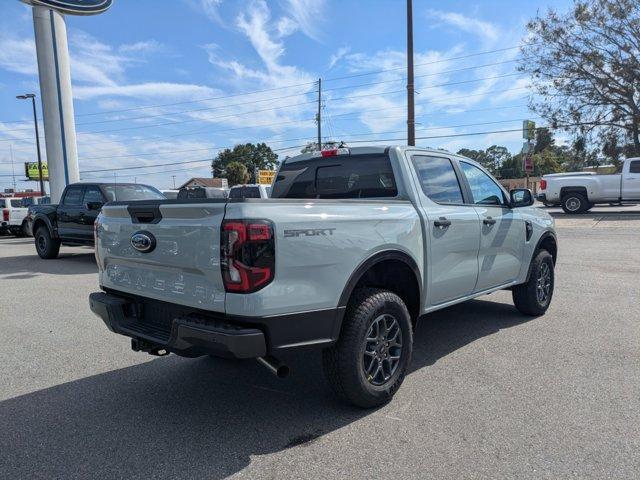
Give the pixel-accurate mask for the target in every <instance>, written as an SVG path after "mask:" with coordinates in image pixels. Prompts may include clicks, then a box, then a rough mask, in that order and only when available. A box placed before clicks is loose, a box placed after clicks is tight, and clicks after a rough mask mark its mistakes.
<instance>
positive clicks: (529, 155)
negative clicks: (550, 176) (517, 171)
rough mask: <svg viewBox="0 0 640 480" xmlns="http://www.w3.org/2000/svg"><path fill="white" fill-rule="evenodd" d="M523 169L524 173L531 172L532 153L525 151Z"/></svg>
mask: <svg viewBox="0 0 640 480" xmlns="http://www.w3.org/2000/svg"><path fill="white" fill-rule="evenodd" d="M524 171H525V172H526V173H533V154H532V153H527V154H526V155H525V156H524Z"/></svg>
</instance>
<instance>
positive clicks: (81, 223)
mask: <svg viewBox="0 0 640 480" xmlns="http://www.w3.org/2000/svg"><path fill="white" fill-rule="evenodd" d="M164 198H165V196H164V195H163V194H162V193H160V191H159V190H156V189H155V188H153V187H150V186H148V185H141V184H139V183H72V184H71V185H67V187H66V188H65V189H64V192H63V193H62V199H61V201H60V203H59V204H51V205H38V206H33V207H31V208H32V216H33V227H32V231H33V236H34V238H35V245H36V251H37V252H38V255H40V258H44V259H50V258H56V257H57V256H58V252H59V251H60V245H69V246H73V245H93V242H94V239H93V224H94V222H95V221H96V218H97V217H98V214H99V213H100V210H101V209H102V205H104V204H105V203H108V202H115V201H119V202H123V201H124V202H129V201H135V200H161V199H164Z"/></svg>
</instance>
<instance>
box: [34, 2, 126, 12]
mask: <svg viewBox="0 0 640 480" xmlns="http://www.w3.org/2000/svg"><path fill="white" fill-rule="evenodd" d="M22 1H23V2H24V3H28V4H29V5H34V6H35V5H40V6H42V7H49V8H54V9H56V10H58V11H60V12H62V13H69V14H71V15H93V14H96V13H102V12H104V11H105V10H106V9H108V8H109V7H110V6H111V4H112V3H113V0H22Z"/></svg>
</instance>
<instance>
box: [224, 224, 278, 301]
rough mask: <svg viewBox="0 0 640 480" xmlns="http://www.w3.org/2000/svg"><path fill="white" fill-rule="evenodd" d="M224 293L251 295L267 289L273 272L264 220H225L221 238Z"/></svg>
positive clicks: (270, 235) (269, 228)
mask: <svg viewBox="0 0 640 480" xmlns="http://www.w3.org/2000/svg"><path fill="white" fill-rule="evenodd" d="M221 268H222V279H223V281H224V286H225V290H226V291H227V292H232V293H251V292H255V291H257V290H260V289H261V288H263V287H265V286H267V285H268V284H269V283H270V282H271V281H272V280H273V275H274V271H275V248H274V238H273V226H272V224H271V222H269V221H268V220H225V221H224V222H223V223H222V235H221Z"/></svg>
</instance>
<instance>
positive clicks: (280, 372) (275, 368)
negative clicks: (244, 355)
mask: <svg viewBox="0 0 640 480" xmlns="http://www.w3.org/2000/svg"><path fill="white" fill-rule="evenodd" d="M256 360H258V363H260V364H261V365H262V366H264V367H265V368H266V369H267V370H269V371H270V372H271V373H273V374H274V375H275V376H276V377H278V378H287V377H288V376H289V371H290V370H289V367H288V366H287V365H285V364H284V363H282V362H281V361H280V360H278V359H277V358H274V357H272V356H270V355H269V356H267V357H258V358H256Z"/></svg>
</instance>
